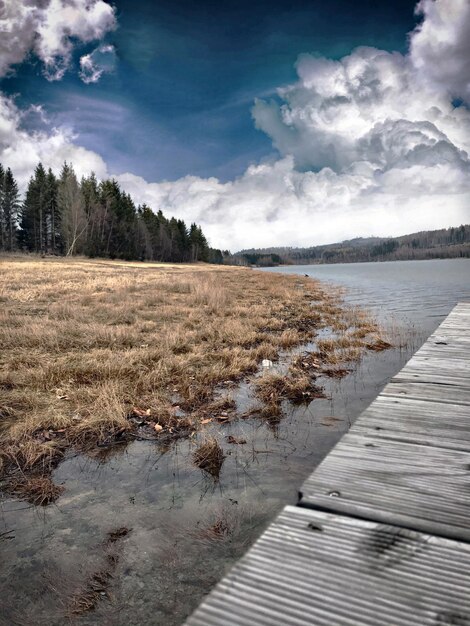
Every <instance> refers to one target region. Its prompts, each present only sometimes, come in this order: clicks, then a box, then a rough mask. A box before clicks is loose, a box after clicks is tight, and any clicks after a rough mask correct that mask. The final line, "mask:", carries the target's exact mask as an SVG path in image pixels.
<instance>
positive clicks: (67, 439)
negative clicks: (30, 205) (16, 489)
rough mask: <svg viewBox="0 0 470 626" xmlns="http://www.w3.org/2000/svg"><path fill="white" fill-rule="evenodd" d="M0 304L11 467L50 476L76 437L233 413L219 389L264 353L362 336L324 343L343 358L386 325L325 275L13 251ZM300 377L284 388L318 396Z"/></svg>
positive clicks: (169, 429) (173, 432) (249, 370)
mask: <svg viewBox="0 0 470 626" xmlns="http://www.w3.org/2000/svg"><path fill="white" fill-rule="evenodd" d="M0 302H1V313H0V475H1V472H2V471H3V473H8V474H9V473H11V472H12V471H16V472H23V473H27V472H32V473H34V474H35V475H40V474H41V473H42V474H43V475H45V476H47V475H48V472H50V470H51V469H52V468H53V467H54V466H55V465H56V464H57V462H58V461H59V460H60V458H61V457H62V455H63V453H64V451H65V450H66V449H67V447H69V446H75V447H76V448H80V449H84V450H86V451H91V450H93V449H96V447H97V445H98V446H101V447H106V446H111V445H113V444H115V443H120V442H124V443H125V442H126V441H128V440H129V439H131V438H134V437H135V436H136V435H143V436H144V438H149V437H150V436H151V437H154V438H155V437H157V438H165V437H167V438H171V437H176V436H186V435H188V434H190V433H191V432H192V431H194V430H196V429H197V428H199V426H200V423H201V421H204V418H207V416H208V415H210V414H213V415H216V414H217V413H220V412H228V413H231V412H232V413H233V412H234V410H235V409H234V405H233V400H230V399H227V398H225V399H223V400H222V401H221V400H216V399H215V396H216V394H215V392H216V391H217V390H218V389H220V388H221V386H229V385H231V384H233V383H234V382H236V381H239V380H240V379H241V378H243V377H244V376H247V375H249V374H253V373H255V372H256V371H257V370H258V368H259V366H260V364H261V361H262V360H263V359H271V360H276V358H277V357H278V355H279V352H280V350H286V349H291V348H292V347H294V346H298V345H302V344H304V343H306V342H308V341H311V340H312V339H313V338H314V336H315V334H316V332H317V331H318V329H320V328H326V327H330V328H331V329H333V330H334V331H335V332H340V333H349V335H348V337H349V340H351V342H352V343H351V345H349V347H346V345H343V346H342V347H340V346H338V345H334V346H327V345H326V344H325V345H322V350H321V351H319V357H318V358H320V359H321V360H322V365H323V364H324V363H326V364H328V363H331V364H336V363H338V362H340V356H341V358H343V357H344V351H345V350H359V352H360V351H361V350H362V351H363V350H364V349H366V347H365V346H366V343H367V342H369V343H370V341H371V339H370V334H371V333H374V336H375V335H377V331H378V329H377V328H376V327H375V326H374V324H373V323H372V322H371V321H370V320H369V319H368V318H367V317H366V316H365V315H363V314H362V312H359V311H351V310H348V309H344V308H343V307H342V306H341V300H340V293H339V292H336V291H334V290H332V289H331V288H329V287H328V288H325V287H323V286H322V285H321V284H320V283H318V282H317V281H314V280H311V279H305V278H301V277H298V276H288V275H282V274H274V273H263V272H255V271H252V270H249V269H245V268H230V267H217V266H207V265H191V266H173V265H165V264H155V263H154V264H151V263H148V264H144V263H141V264H140V263H125V262H112V261H106V260H100V261H93V260H88V259H71V260H69V259H39V258H34V257H19V256H18V257H14V256H9V257H7V256H5V257H1V258H0ZM312 303H313V306H312ZM354 333H356V334H354ZM359 333H361V334H362V337H360V336H359ZM374 341H375V340H374ZM375 345H376V346H377V345H378V344H377V343H375ZM371 349H375V348H371ZM341 351H342V354H340V353H341ZM323 357H324V358H323ZM299 373H300V374H302V376H303V375H304V374H305V372H297V374H299ZM297 374H296V373H295V372H294V373H293V375H292V376H291V380H290V381H289V383H288V384H287V386H285V388H283V389H281V383H280V382H279V381H278V382H277V383H276V385H278V387H279V389H278V390H277V392H276V393H278V394H279V396H282V397H283V398H288V399H294V400H296V399H299V398H301V397H303V394H304V393H310V392H311V381H310V380H309V381H307V380H306V378H309V376H307V375H306V376H304V378H302V376H300V377H298V376H297ZM296 376H297V378H299V379H298V380H297V381H294V380H293V379H294V378H295V377H296ZM305 397H307V396H305Z"/></svg>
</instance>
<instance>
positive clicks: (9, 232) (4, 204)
mask: <svg viewBox="0 0 470 626" xmlns="http://www.w3.org/2000/svg"><path fill="white" fill-rule="evenodd" d="M3 181H4V182H3V192H2V194H1V213H2V216H3V219H2V222H3V224H4V227H5V243H4V249H6V250H10V251H11V250H15V249H16V247H17V244H18V241H17V237H18V212H19V208H20V201H19V195H20V194H19V192H18V185H17V183H16V180H15V179H14V178H13V174H12V171H11V169H10V168H8V169H7V171H6V172H5V175H4V179H3Z"/></svg>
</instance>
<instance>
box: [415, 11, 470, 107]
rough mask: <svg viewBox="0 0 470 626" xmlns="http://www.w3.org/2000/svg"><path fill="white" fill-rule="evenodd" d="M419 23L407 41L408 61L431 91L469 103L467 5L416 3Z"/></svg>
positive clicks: (469, 74)
mask: <svg viewBox="0 0 470 626" xmlns="http://www.w3.org/2000/svg"><path fill="white" fill-rule="evenodd" d="M416 13H417V14H418V15H420V16H422V17H423V21H422V23H421V24H420V25H419V26H418V27H417V28H416V30H415V31H414V32H413V33H412V35H411V38H410V58H411V61H412V63H413V65H414V67H415V68H416V70H417V71H418V72H419V73H422V74H423V78H424V80H426V81H427V82H428V83H429V84H430V85H431V86H432V87H434V88H435V89H441V90H443V91H444V92H445V93H448V94H450V96H453V97H456V98H462V99H463V100H466V101H467V102H468V101H469V98H470V63H469V59H470V2H468V0H420V2H418V4H417V6H416Z"/></svg>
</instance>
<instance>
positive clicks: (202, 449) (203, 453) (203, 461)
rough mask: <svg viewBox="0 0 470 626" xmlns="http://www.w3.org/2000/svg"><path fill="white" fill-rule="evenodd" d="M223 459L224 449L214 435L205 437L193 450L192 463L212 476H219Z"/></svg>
mask: <svg viewBox="0 0 470 626" xmlns="http://www.w3.org/2000/svg"><path fill="white" fill-rule="evenodd" d="M224 460H225V454H224V451H223V449H222V446H221V445H220V444H219V442H218V441H217V439H215V437H209V438H208V439H206V441H204V442H203V443H201V444H200V445H199V446H198V447H197V448H196V450H195V451H194V452H193V461H194V464H195V465H197V467H199V469H201V470H203V471H204V472H207V473H208V474H210V475H211V476H212V477H213V478H219V475H220V470H221V469H222V465H223V462H224Z"/></svg>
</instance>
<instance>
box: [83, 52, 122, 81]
mask: <svg viewBox="0 0 470 626" xmlns="http://www.w3.org/2000/svg"><path fill="white" fill-rule="evenodd" d="M115 65H116V50H115V48H114V46H111V45H102V46H98V48H95V50H93V52H90V54H84V55H83V56H82V57H80V73H79V76H80V78H81V79H82V81H83V82H84V83H87V84H90V83H97V82H98V81H99V79H100V78H101V76H102V75H103V74H104V73H108V72H112V71H113V70H114V67H115Z"/></svg>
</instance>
